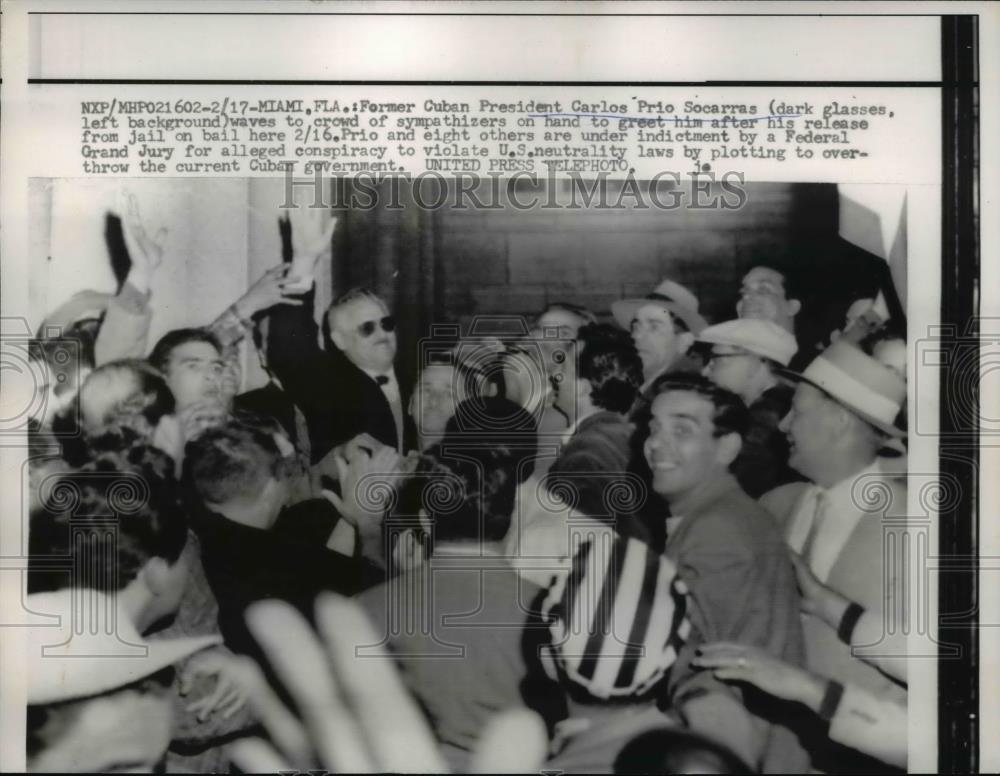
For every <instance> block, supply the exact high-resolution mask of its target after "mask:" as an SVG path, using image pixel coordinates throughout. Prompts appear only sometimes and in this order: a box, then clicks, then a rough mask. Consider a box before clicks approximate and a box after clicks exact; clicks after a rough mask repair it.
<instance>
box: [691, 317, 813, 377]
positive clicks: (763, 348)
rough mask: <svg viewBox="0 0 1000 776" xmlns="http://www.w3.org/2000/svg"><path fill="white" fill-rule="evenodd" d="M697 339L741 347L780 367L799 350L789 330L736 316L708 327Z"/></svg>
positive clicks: (773, 324) (770, 323) (769, 323)
mask: <svg viewBox="0 0 1000 776" xmlns="http://www.w3.org/2000/svg"><path fill="white" fill-rule="evenodd" d="M698 342H707V343H709V344H712V345H729V346H731V347H734V348H743V350H746V351H748V352H750V353H753V354H755V355H758V356H763V357H764V358H769V359H771V360H772V361H775V362H777V363H778V364H780V365H781V366H788V362H789V361H791V360H792V356H794V355H795V353H796V351H797V350H798V349H799V345H798V343H797V342H796V341H795V337H793V336H792V334H791V332H789V331H787V330H785V329H784V328H782V327H781V326H779V325H778V324H776V323H774V322H773V321H765V320H762V319H759V318H739V319H737V320H734V321H726V322H725V323H717V324H715V325H714V326H709V327H708V328H707V329H704V330H702V332H701V334H699V335H698Z"/></svg>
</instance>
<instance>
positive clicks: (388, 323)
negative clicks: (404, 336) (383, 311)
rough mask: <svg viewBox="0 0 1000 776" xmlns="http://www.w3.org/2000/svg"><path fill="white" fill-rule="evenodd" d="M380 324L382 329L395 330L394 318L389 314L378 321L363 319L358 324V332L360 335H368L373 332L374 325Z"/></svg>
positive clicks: (386, 330)
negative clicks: (362, 321) (363, 320)
mask: <svg viewBox="0 0 1000 776" xmlns="http://www.w3.org/2000/svg"><path fill="white" fill-rule="evenodd" d="M376 326H381V327H382V331H385V332H390V331H395V330H396V319H395V318H393V317H392V316H391V315H387V316H385V318H382V319H381V320H378V321H365V322H364V323H362V324H361V325H360V326H358V334H360V335H361V336H362V337H370V336H372V334H374V333H375V327H376Z"/></svg>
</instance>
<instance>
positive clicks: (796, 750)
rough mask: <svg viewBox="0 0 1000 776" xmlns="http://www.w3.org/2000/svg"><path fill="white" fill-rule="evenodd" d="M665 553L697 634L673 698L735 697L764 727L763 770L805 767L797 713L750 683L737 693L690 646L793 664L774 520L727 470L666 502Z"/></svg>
mask: <svg viewBox="0 0 1000 776" xmlns="http://www.w3.org/2000/svg"><path fill="white" fill-rule="evenodd" d="M671 506H672V507H673V508H674V512H675V514H676V516H677V517H676V519H677V520H679V523H678V524H676V525H673V526H672V527H668V529H667V531H668V536H667V544H666V553H665V554H666V556H667V557H668V558H670V559H671V560H672V561H673V562H674V563H675V564H676V565H677V570H678V573H679V574H680V577H681V579H683V580H684V582H685V583H686V584H687V586H688V590H689V591H690V594H689V597H688V600H689V602H690V609H689V617H690V618H691V624H692V626H693V631H692V634H691V637H690V638H689V640H688V642H687V643H686V644H685V645H684V647H683V648H682V649H681V651H680V654H679V655H678V658H677V662H676V663H674V665H673V667H672V668H671V671H670V675H669V678H668V681H667V689H668V693H669V702H670V703H671V704H674V705H677V706H682V705H683V702H684V699H686V698H690V697H694V696H695V695H697V694H701V693H703V692H710V693H723V694H729V695H733V696H735V697H739V698H740V699H741V700H742V702H743V703H744V704H745V705H746V707H747V709H748V711H749V712H750V713H751V714H752V715H753V716H754V717H755V718H756V720H757V724H758V725H759V726H760V728H761V729H762V732H763V735H764V738H763V740H762V742H761V743H762V747H761V748H762V754H761V759H760V762H759V763H755V764H753V765H759V766H760V768H761V772H763V773H801V772H802V769H803V768H804V767H805V766H806V765H807V763H808V761H809V758H808V756H807V754H806V752H805V750H804V749H803V748H802V747H801V745H800V744H799V742H798V740H797V730H798V720H799V718H801V716H802V714H801V710H800V709H799V708H798V707H797V706H796V705H795V704H785V703H781V702H777V701H775V700H774V699H773V698H771V697H770V696H766V697H765V696H763V695H762V694H761V693H756V692H754V691H752V689H751V688H747V689H745V690H743V691H742V693H741V691H740V690H738V689H737V688H736V687H734V686H732V685H728V684H726V683H723V682H722V681H721V680H719V679H716V678H715V677H714V676H713V675H712V673H711V672H709V671H699V670H696V669H695V668H694V667H693V666H692V665H691V661H692V659H693V658H694V656H695V650H696V649H697V648H698V647H700V646H701V645H702V644H706V643H710V642H714V641H732V642H736V643H741V644H749V645H752V646H756V647H759V648H761V649H763V650H764V651H766V652H768V653H769V654H771V655H773V656H774V657H776V658H778V659H780V660H783V661H785V662H787V663H791V664H792V665H797V666H798V665H803V664H804V662H805V654H804V653H805V650H804V644H803V634H802V624H801V621H800V617H799V593H798V589H797V587H796V582H795V570H794V568H793V566H792V562H791V558H790V557H789V553H788V547H787V546H786V545H785V544H784V542H783V541H782V538H781V534H780V533H779V531H778V529H777V526H775V524H774V520H773V518H772V517H771V516H770V515H769V514H768V513H767V512H766V511H765V510H764V509H762V508H760V507H759V506H758V505H757V504H755V503H754V501H753V499H751V498H750V497H749V496H747V495H746V493H744V492H743V490H742V489H741V488H740V486H739V484H738V483H737V482H736V479H735V478H734V477H733V476H732V475H729V474H726V475H724V476H723V477H721V478H719V479H718V480H713V481H709V482H706V483H704V484H703V485H702V487H701V488H700V490H699V491H697V492H696V493H693V494H690V495H689V496H687V497H686V498H685V499H684V500H683V501H682V502H681V503H674V504H672V505H671Z"/></svg>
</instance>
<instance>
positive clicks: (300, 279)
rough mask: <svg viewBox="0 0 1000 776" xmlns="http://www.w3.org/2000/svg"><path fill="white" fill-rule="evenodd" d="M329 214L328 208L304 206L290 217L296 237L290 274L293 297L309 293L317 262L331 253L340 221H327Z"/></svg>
mask: <svg viewBox="0 0 1000 776" xmlns="http://www.w3.org/2000/svg"><path fill="white" fill-rule="evenodd" d="M327 212H328V211H327V210H326V209H325V208H315V207H304V206H300V207H296V208H292V209H291V210H289V211H287V213H286V216H285V217H286V220H287V223H288V225H289V226H290V228H291V234H292V270H291V272H289V274H288V283H289V286H288V290H289V291H290V292H291V293H296V294H304V293H306V292H307V291H309V289H310V288H311V287H312V284H313V277H314V276H315V274H316V264H317V262H318V261H319V260H320V259H321V258H322V257H323V255H324V254H325V253H327V252H328V251H329V250H330V247H331V242H330V241H331V239H332V238H333V230H334V229H335V228H336V226H337V219H336V218H331V219H329V220H328V221H327V220H326V219H325V214H326V213H327ZM324 221H325V223H324Z"/></svg>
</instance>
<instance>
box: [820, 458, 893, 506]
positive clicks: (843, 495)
mask: <svg viewBox="0 0 1000 776" xmlns="http://www.w3.org/2000/svg"><path fill="white" fill-rule="evenodd" d="M882 473H883V472H882V461H881V459H880V458H878V457H876V458H875V460H874V461H872V462H871V463H870V464H868V465H867V466H866V467H865V468H864V469H862V470H861V471H858V472H855V473H854V474H851V475H848V476H847V477H845V478H844V479H842V480H841V481H840V482H838V483H836V484H835V485H831V486H830V487H829V488H824V487H822V486H820V485H817V487H818V488H819V489H820V491H822V492H823V493H825V494H826V496H827V498H829V499H830V500H836V501H841V500H844V501H850V499H851V493H852V491H853V490H854V483H855V482H857V481H858V480H859V479H861V478H862V477H868V476H870V475H873V474H877V475H881V474H882Z"/></svg>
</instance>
